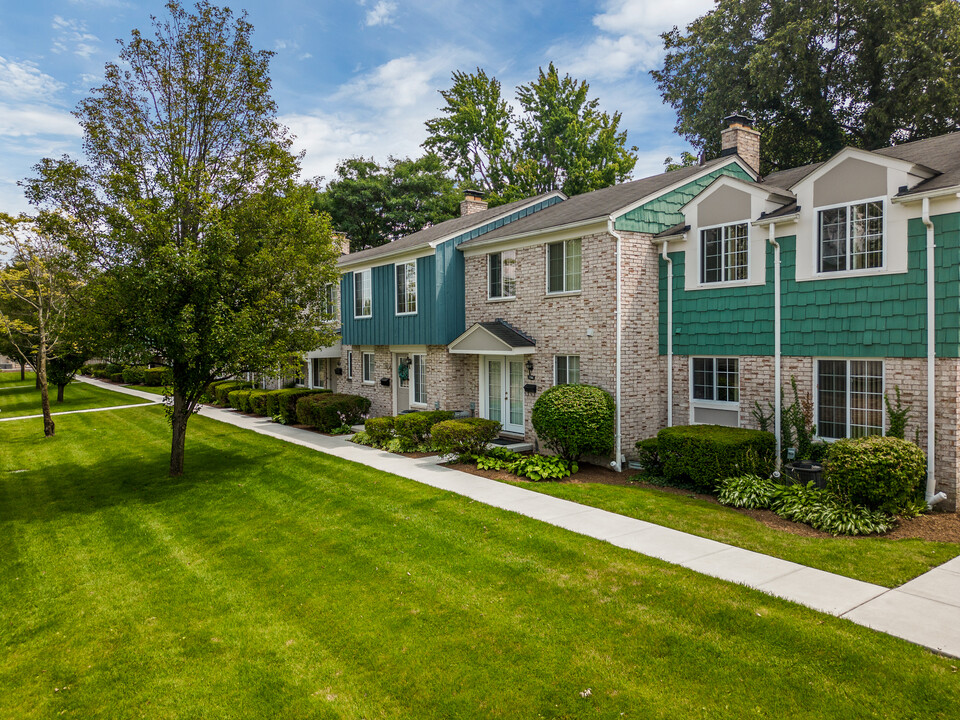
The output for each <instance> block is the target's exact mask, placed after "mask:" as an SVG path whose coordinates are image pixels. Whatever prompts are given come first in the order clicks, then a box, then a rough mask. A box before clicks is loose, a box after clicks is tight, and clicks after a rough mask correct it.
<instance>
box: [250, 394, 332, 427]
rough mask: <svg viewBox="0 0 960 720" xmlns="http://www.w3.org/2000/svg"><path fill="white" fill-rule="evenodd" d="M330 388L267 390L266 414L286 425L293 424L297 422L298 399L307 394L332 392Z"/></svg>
mask: <svg viewBox="0 0 960 720" xmlns="http://www.w3.org/2000/svg"><path fill="white" fill-rule="evenodd" d="M330 393H331V391H330V390H326V389H323V388H318V389H315V390H311V389H310V388H283V389H281V390H270V391H268V392H267V403H266V410H267V412H266V414H267V416H268V417H272V418H277V419H279V421H280V422H281V423H283V424H284V425H293V424H294V423H295V422H297V400H299V399H300V398H302V397H306V396H307V395H321V394H330Z"/></svg>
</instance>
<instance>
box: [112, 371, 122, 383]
mask: <svg viewBox="0 0 960 720" xmlns="http://www.w3.org/2000/svg"><path fill="white" fill-rule="evenodd" d="M109 377H110V379H111V380H113V381H114V382H124V380H123V371H122V370H121V371H120V372H115V373H109Z"/></svg>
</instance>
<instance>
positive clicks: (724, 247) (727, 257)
mask: <svg viewBox="0 0 960 720" xmlns="http://www.w3.org/2000/svg"><path fill="white" fill-rule="evenodd" d="M749 243H750V230H749V225H748V224H747V223H745V222H742V223H735V224H732V225H721V226H719V227H712V228H705V229H704V230H701V231H700V282H701V283H718V282H733V281H736V280H746V279H747V277H748V270H749V266H750V263H749V250H748V248H749Z"/></svg>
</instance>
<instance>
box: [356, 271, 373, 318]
mask: <svg viewBox="0 0 960 720" xmlns="http://www.w3.org/2000/svg"><path fill="white" fill-rule="evenodd" d="M372 315H373V286H372V285H371V283H370V269H369V268H368V269H366V270H358V271H355V272H354V273H353V316H354V317H358V318H365V317H371V316H372Z"/></svg>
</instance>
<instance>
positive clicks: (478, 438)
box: [368, 416, 500, 457]
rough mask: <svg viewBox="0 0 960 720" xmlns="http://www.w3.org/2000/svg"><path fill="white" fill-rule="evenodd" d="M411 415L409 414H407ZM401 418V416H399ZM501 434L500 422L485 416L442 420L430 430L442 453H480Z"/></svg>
mask: <svg viewBox="0 0 960 720" xmlns="http://www.w3.org/2000/svg"><path fill="white" fill-rule="evenodd" d="M407 417H409V416H407ZM397 420H400V418H397ZM368 432H369V430H368ZM499 434H500V423H498V422H497V421H496V420H486V419H484V418H476V417H474V418H464V419H463V420H442V421H440V422H438V423H437V424H435V425H434V426H433V428H432V429H431V430H430V435H431V439H432V440H433V444H434V447H436V448H437V452H439V453H440V454H441V455H456V456H457V457H463V456H465V455H479V454H480V453H482V452H483V450H484V448H486V447H487V443H489V442H490V441H491V440H493V439H494V438H495V437H497V435H499Z"/></svg>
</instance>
